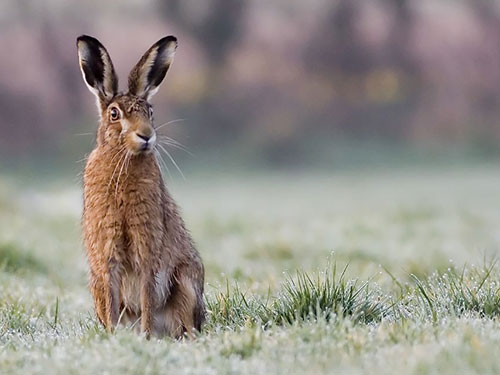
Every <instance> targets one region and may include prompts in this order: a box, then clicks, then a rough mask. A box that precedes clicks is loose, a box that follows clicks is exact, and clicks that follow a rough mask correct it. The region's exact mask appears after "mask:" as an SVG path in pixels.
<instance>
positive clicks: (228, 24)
mask: <svg viewBox="0 0 500 375" xmlns="http://www.w3.org/2000/svg"><path fill="white" fill-rule="evenodd" d="M158 5H159V9H160V11H161V14H162V15H163V17H164V18H165V19H166V20H168V21H170V22H173V23H176V24H177V25H179V27H181V28H182V29H183V30H185V31H186V33H188V34H189V35H191V36H192V37H193V39H194V40H195V41H196V43H197V44H198V47H199V48H200V49H201V50H202V51H203V54H204V55H205V57H206V58H207V62H208V74H207V77H206V79H205V95H204V96H203V97H202V98H201V100H200V101H199V102H197V103H192V104H191V105H190V107H189V113H190V120H191V121H190V122H191V123H192V124H193V125H195V126H196V128H197V129H196V131H195V134H196V135H197V136H198V137H199V139H203V140H204V141H210V138H211V140H212V141H215V140H217V142H221V141H222V140H224V138H227V139H231V137H232V133H234V132H235V130H236V129H235V124H237V121H235V120H236V119H235V117H234V116H233V115H234V113H233V112H231V111H228V108H227V99H228V97H229V96H230V95H227V94H225V93H224V91H225V87H224V82H223V80H222V77H223V72H224V69H225V68H226V58H227V56H228V54H229V53H230V51H231V48H232V47H233V46H234V43H235V42H236V41H237V40H238V39H239V37H240V36H241V33H242V30H243V27H242V26H243V24H244V17H245V10H246V6H247V1H244V0H237V1H235V0H211V1H208V2H205V3H204V5H203V6H201V5H200V3H199V2H198V1H186V0H160V1H159V3H158ZM194 6H196V7H197V9H198V11H197V12H195V11H193V7H194ZM186 110H187V108H186ZM207 122H208V123H209V124H207ZM208 125H209V126H208Z"/></svg>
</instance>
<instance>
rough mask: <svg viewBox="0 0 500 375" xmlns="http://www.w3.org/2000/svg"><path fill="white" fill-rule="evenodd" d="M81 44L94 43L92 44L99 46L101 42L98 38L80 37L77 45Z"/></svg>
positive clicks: (77, 39)
mask: <svg viewBox="0 0 500 375" xmlns="http://www.w3.org/2000/svg"><path fill="white" fill-rule="evenodd" d="M80 42H85V43H92V44H98V45H100V44H101V42H99V41H98V40H97V39H96V38H94V37H93V36H89V35H80V36H79V37H78V38H76V44H77V45H78V43H80Z"/></svg>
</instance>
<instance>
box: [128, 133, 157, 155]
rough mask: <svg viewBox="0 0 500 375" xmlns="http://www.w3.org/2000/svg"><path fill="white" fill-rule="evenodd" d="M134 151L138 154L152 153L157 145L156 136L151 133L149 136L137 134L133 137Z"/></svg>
mask: <svg viewBox="0 0 500 375" xmlns="http://www.w3.org/2000/svg"><path fill="white" fill-rule="evenodd" d="M133 142H134V146H135V147H134V149H135V151H136V152H146V151H151V150H152V149H153V148H154V146H155V144H156V134H155V133H151V134H148V135H145V134H141V133H139V132H135V133H134V136H133Z"/></svg>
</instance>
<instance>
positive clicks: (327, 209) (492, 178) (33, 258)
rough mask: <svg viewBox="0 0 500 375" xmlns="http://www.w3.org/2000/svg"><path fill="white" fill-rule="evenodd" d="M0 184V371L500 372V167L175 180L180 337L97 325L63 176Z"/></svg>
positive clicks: (76, 191) (73, 201) (75, 208)
mask: <svg viewBox="0 0 500 375" xmlns="http://www.w3.org/2000/svg"><path fill="white" fill-rule="evenodd" d="M3 181H4V182H3V183H2V184H1V185H0V227H1V228H2V229H1V231H0V264H1V266H0V291H1V295H0V348H1V350H0V373H1V374H95V373H102V374H111V373H116V374H165V373H174V374H192V373H199V374H287V373H288V374H303V373H311V374H321V373H325V374H326V373H343V374H344V373H345V374H357V373H370V374H406V373H409V374H457V373H460V374H473V373H481V374H484V373H499V372H500V326H499V317H500V266H497V265H496V262H495V259H496V256H497V253H498V251H499V249H500V191H499V186H500V168H497V167H494V166H478V167H472V166H469V167H467V168H465V167H463V168H458V167H455V168H451V169H448V170H444V169H442V168H441V169H437V168H436V169H429V168H427V169H411V170H403V169H398V170H397V171H393V172H388V171H382V170H372V171H359V172H356V171H351V172H343V173H337V174H331V175H328V174H325V173H316V174H315V173H309V174H303V173H292V172H288V173H254V174H246V175H239V174H229V173H228V174H226V175H218V176H217V177H214V176H211V175H210V174H209V173H205V174H193V175H189V174H188V175H187V179H186V180H185V181H184V180H182V179H174V181H173V182H172V183H170V184H169V186H170V189H171V191H172V193H173V194H174V196H175V197H176V198H177V200H178V202H179V203H180V205H181V206H182V208H183V212H184V216H185V218H186V221H187V224H188V226H189V228H190V229H191V232H192V234H193V237H194V238H195V241H196V243H197V245H198V248H199V250H200V253H201V255H202V257H203V259H204V262H205V265H206V269H207V280H206V291H207V293H206V299H207V303H208V306H209V315H208V317H207V323H206V325H205V327H204V330H203V332H202V333H201V334H200V335H199V337H198V338H197V339H195V340H182V341H172V340H169V339H165V340H161V341H159V340H155V339H152V340H150V341H147V340H145V339H144V337H141V336H137V335H135V334H134V333H132V332H130V331H128V330H126V329H119V330H118V331H117V332H116V333H114V334H107V333H106V332H104V331H103V329H102V328H101V327H100V326H99V325H98V323H97V322H96V319H95V318H94V315H93V312H92V302H91V299H90V295H89V292H88V290H87V288H86V281H87V278H86V270H87V267H86V263H85V258H84V253H83V249H82V246H81V241H80V228H79V217H80V205H81V191H80V187H79V183H78V182H74V181H75V179H74V178H73V176H69V177H68V178H67V181H64V180H58V181H57V182H52V183H50V184H47V183H44V184H39V183H36V181H34V182H33V181H31V182H29V183H26V182H25V183H20V182H19V181H20V180H19V179H15V178H8V177H5V178H4V179H3Z"/></svg>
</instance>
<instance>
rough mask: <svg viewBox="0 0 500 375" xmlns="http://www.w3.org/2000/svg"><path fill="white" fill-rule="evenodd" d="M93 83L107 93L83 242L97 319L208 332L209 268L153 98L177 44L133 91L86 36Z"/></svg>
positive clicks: (139, 69)
mask: <svg viewBox="0 0 500 375" xmlns="http://www.w3.org/2000/svg"><path fill="white" fill-rule="evenodd" d="M77 48H78V57H79V63H80V68H81V70H82V74H83V78H84V81H85V83H86V84H87V86H88V87H89V89H90V91H91V92H92V93H93V94H94V95H95V96H96V97H97V104H98V109H99V114H100V124H99V127H98V131H97V145H96V147H95V148H94V150H93V151H92V153H91V154H90V155H89V157H88V160H87V164H86V166H85V173H84V209H83V219H82V226H83V236H84V242H85V247H86V253H87V257H88V261H89V265H90V290H91V292H92V296H93V298H94V303H95V310H96V314H97V317H98V318H99V320H100V321H101V322H102V324H103V325H104V326H105V327H106V328H107V329H108V330H109V331H111V330H113V328H114V327H115V326H116V325H117V324H118V323H125V324H130V325H135V323H136V322H138V321H139V320H140V326H139V325H136V327H140V329H141V331H142V332H144V333H145V334H146V336H147V337H150V335H151V334H153V335H155V336H157V337H162V336H164V335H169V336H172V337H177V338H179V337H182V336H183V335H184V334H188V335H192V334H193V330H194V329H196V330H200V328H201V325H202V323H203V321H204V319H205V305H204V301H203V283H204V268H203V263H202V261H201V258H200V256H199V254H198V252H197V251H196V249H195V248H194V246H193V241H192V239H191V237H190V235H189V233H188V232H187V230H186V228H185V225H184V222H183V220H182V218H181V217H180V215H179V211H178V208H177V205H176V204H175V202H174V201H173V199H172V198H171V196H170V194H169V193H168V191H167V189H166V187H165V185H164V182H163V179H162V176H161V171H160V168H159V165H158V160H157V159H156V156H155V153H154V152H153V151H154V149H155V144H156V133H155V128H154V127H153V118H152V107H151V103H150V100H151V97H152V96H153V95H154V94H155V93H156V92H157V91H158V88H159V86H160V84H161V82H162V81H163V79H164V78H165V75H166V73H167V70H168V69H169V67H170V65H171V64H172V61H173V58H174V54H175V50H176V48H177V39H176V38H175V37H173V36H167V37H165V38H163V39H160V40H159V41H158V42H156V43H155V44H154V45H153V46H152V47H151V48H150V49H149V50H148V51H147V52H146V53H145V54H144V56H142V58H141V59H140V60H139V62H138V63H137V65H136V66H135V67H134V68H133V69H132V71H131V72H130V75H129V77H128V91H127V92H119V91H118V78H117V76H116V73H115V70H114V68H113V63H112V62H111V59H110V57H109V54H108V52H107V51H106V49H105V48H104V46H103V45H102V44H101V43H100V42H99V41H98V40H97V39H95V38H93V37H90V36H86V35H82V36H80V37H79V38H78V39H77Z"/></svg>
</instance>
